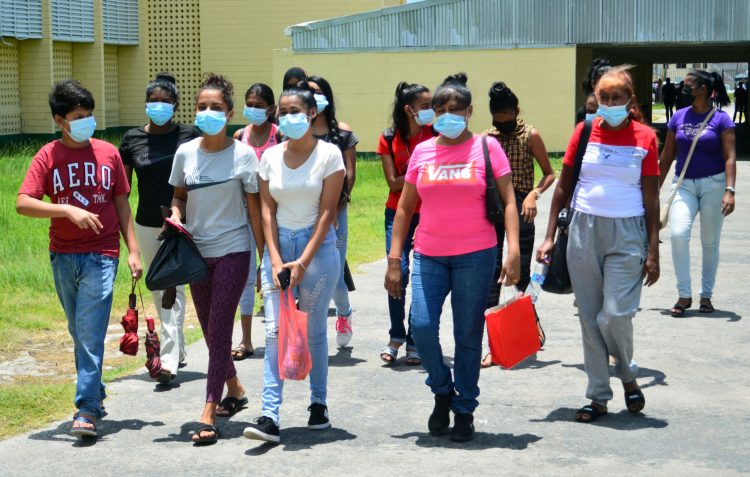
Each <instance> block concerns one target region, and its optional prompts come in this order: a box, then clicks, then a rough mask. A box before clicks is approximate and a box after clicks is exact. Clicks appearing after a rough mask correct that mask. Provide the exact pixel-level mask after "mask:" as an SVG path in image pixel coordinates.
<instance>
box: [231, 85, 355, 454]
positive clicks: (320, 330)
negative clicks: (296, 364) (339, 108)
mask: <svg viewBox="0 0 750 477" xmlns="http://www.w3.org/2000/svg"><path fill="white" fill-rule="evenodd" d="M316 113H317V109H316V103H315V98H314V97H313V93H312V91H311V90H310V87H309V86H308V85H307V83H305V82H300V83H299V85H298V86H296V87H292V88H289V89H287V90H285V91H284V92H283V93H282V94H281V97H280V98H279V128H280V129H281V132H282V134H284V136H286V137H288V138H289V140H288V141H285V142H283V143H282V144H279V145H277V146H274V147H272V148H270V149H268V150H266V151H265V152H264V154H263V157H262V159H261V164H260V172H259V176H260V194H261V206H262V218H263V233H264V235H265V239H266V245H267V246H266V249H265V253H264V255H263V264H262V266H261V285H262V290H263V299H264V309H265V316H266V351H265V356H264V372H263V394H262V402H263V406H262V410H263V411H262V415H261V416H260V417H259V418H257V419H255V423H254V424H251V425H250V426H249V427H248V428H247V429H245V432H244V434H245V437H247V438H249V439H258V440H263V441H267V442H279V408H280V407H281V401H282V396H281V393H282V390H283V386H284V381H283V380H282V379H281V378H280V376H279V366H278V351H279V349H278V334H279V300H280V287H281V282H280V280H279V273H280V272H282V271H286V270H288V271H289V274H290V283H289V286H290V287H291V288H292V290H294V291H295V292H296V293H295V294H296V295H297V296H298V298H299V308H300V310H302V311H304V312H306V313H307V339H308V346H309V348H310V354H311V357H312V370H311V371H310V391H311V396H310V407H308V411H310V419H309V421H308V428H309V429H325V428H328V427H330V426H331V424H330V422H329V420H328V408H327V406H326V387H327V381H328V341H327V332H326V320H327V316H328V303H329V302H330V301H331V297H332V296H333V291H334V289H335V287H336V284H337V282H338V278H339V273H340V269H341V266H340V260H339V255H338V252H337V250H336V234H335V231H334V229H333V226H332V222H333V219H334V217H335V216H336V203H337V201H338V198H339V193H340V192H341V187H342V184H343V182H344V162H343V158H342V156H341V151H340V150H339V148H338V147H336V146H335V145H332V144H328V143H326V142H325V141H321V140H318V139H315V138H314V137H313V135H312V131H311V130H310V122H311V120H312V119H313V118H314V117H315V114H316Z"/></svg>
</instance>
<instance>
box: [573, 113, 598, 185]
mask: <svg viewBox="0 0 750 477" xmlns="http://www.w3.org/2000/svg"><path fill="white" fill-rule="evenodd" d="M593 126H594V122H593V121H584V122H583V128H582V129H581V135H580V136H579V137H578V148H577V149H576V157H575V162H574V163H573V186H574V187H575V185H576V184H577V183H578V177H579V176H580V175H581V165H582V164H583V156H584V154H586V147H587V146H588V145H589V138H590V137H591V129H593Z"/></svg>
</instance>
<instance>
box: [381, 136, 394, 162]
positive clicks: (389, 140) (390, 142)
mask: <svg viewBox="0 0 750 477" xmlns="http://www.w3.org/2000/svg"><path fill="white" fill-rule="evenodd" d="M383 137H384V138H385V142H387V143H388V150H389V151H390V153H391V157H393V159H394V160H395V159H396V155H395V154H394V153H393V139H394V138H395V137H396V130H395V129H394V128H388V129H386V130H385V131H383Z"/></svg>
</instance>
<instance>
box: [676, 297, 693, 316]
mask: <svg viewBox="0 0 750 477" xmlns="http://www.w3.org/2000/svg"><path fill="white" fill-rule="evenodd" d="M691 306H693V300H690V301H689V302H688V303H687V305H681V304H680V302H679V301H678V302H677V303H675V304H674V306H673V307H672V310H670V313H671V314H672V316H673V317H675V318H679V317H681V316H685V310H687V309H688V308H690V307H691Z"/></svg>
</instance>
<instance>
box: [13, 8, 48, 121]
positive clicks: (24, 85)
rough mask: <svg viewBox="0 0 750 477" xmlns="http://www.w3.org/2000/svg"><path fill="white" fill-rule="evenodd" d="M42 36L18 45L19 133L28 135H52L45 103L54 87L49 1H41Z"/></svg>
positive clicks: (46, 103)
mask: <svg viewBox="0 0 750 477" xmlns="http://www.w3.org/2000/svg"><path fill="white" fill-rule="evenodd" d="M42 35H43V38H42V39H40V40H24V41H19V42H18V65H19V86H20V87H19V91H20V98H21V132H23V133H27V134H34V133H41V134H49V133H52V132H54V131H55V123H54V122H53V121H52V115H51V114H50V111H49V103H48V102H47V95H49V91H50V89H51V88H52V84H53V80H52V78H53V73H52V9H51V0H42Z"/></svg>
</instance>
